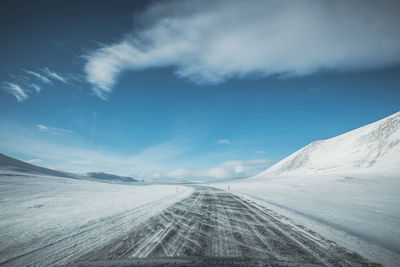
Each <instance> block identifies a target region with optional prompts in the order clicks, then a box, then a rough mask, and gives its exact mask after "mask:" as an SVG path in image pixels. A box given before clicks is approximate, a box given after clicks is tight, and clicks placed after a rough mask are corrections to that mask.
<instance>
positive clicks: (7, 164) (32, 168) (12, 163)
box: [0, 153, 77, 178]
mask: <svg viewBox="0 0 400 267" xmlns="http://www.w3.org/2000/svg"><path fill="white" fill-rule="evenodd" d="M0 169H3V170H10V171H17V172H25V173H34V174H40V175H49V176H59V177H66V178H77V175H75V174H72V173H67V172H62V171H56V170H52V169H48V168H43V167H39V166H36V165H33V164H30V163H27V162H24V161H22V160H18V159H15V158H11V157H8V156H6V155H4V154H1V153H0Z"/></svg>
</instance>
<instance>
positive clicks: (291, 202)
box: [214, 112, 400, 266]
mask: <svg viewBox="0 0 400 267" xmlns="http://www.w3.org/2000/svg"><path fill="white" fill-rule="evenodd" d="M214 186H215V187H218V188H223V189H225V190H227V183H224V184H222V183H221V184H214ZM230 189H231V192H232V193H234V194H238V195H241V196H247V197H248V198H250V199H252V200H254V201H258V202H260V204H263V205H264V206H267V207H269V208H271V209H273V210H275V211H277V212H279V213H282V214H284V215H286V216H288V217H289V218H292V219H293V220H294V221H296V223H301V224H305V225H306V226H309V227H310V228H311V229H313V230H315V231H317V230H318V231H320V232H321V234H323V235H325V236H326V237H327V238H328V239H331V240H334V241H336V242H337V243H339V244H341V245H343V246H346V247H348V248H350V249H352V250H354V251H356V252H358V253H360V254H361V255H363V256H365V257H367V258H369V259H371V260H375V261H378V262H381V263H384V264H385V265H388V266H396V264H397V263H398V262H400V208H399V207H400V112H399V113H396V114H393V115H392V116H389V117H387V118H385V119H383V120H380V121H377V122H375V123H372V124H369V125H367V126H364V127H361V128H359V129H356V130H353V131H351V132H348V133H345V134H342V135H340V136H337V137H334V138H331V139H328V140H322V141H316V142H313V143H311V144H310V145H308V146H306V147H304V148H302V149H300V150H299V151H297V152H295V153H293V154H292V155H290V156H289V157H287V158H285V159H283V160H282V161H280V162H278V163H277V164H275V165H274V166H272V167H271V168H269V169H267V170H266V171H264V172H262V173H261V174H259V175H256V176H255V177H252V178H249V179H246V180H242V181H232V182H230Z"/></svg>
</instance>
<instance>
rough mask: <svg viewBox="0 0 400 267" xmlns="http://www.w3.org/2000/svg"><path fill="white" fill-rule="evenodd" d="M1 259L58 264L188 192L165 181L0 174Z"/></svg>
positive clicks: (185, 188) (118, 232)
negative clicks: (102, 180) (134, 182)
mask: <svg viewBox="0 0 400 267" xmlns="http://www.w3.org/2000/svg"><path fill="white" fill-rule="evenodd" d="M0 180H1V182H0V259H1V260H0V264H2V263H3V264H4V263H5V264H6V265H7V264H10V265H26V264H40V265H47V264H50V263H51V264H56V263H61V264H62V263H63V261H59V260H60V259H65V256H66V255H68V257H70V258H74V257H78V256H79V255H80V254H81V253H84V252H85V251H86V250H87V249H93V248H95V247H96V245H97V244H101V243H104V242H107V241H108V240H111V239H113V238H117V237H120V236H121V235H123V234H124V233H125V232H126V231H128V230H130V229H131V228H132V227H133V226H134V225H135V224H139V223H141V222H143V221H145V220H147V219H148V218H150V217H151V216H153V215H155V214H157V213H159V212H161V211H162V210H164V209H165V208H167V207H168V206H170V205H172V204H174V203H176V202H177V201H180V200H182V199H184V198H185V197H187V196H189V195H190V194H191V193H192V189H191V188H188V187H180V189H179V192H178V193H176V189H175V186H167V185H152V186H146V185H117V184H107V183H100V182H92V181H82V180H73V179H64V178H59V177H49V176H33V175H21V174H17V173H16V174H15V175H4V174H2V175H0Z"/></svg>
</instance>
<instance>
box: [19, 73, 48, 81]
mask: <svg viewBox="0 0 400 267" xmlns="http://www.w3.org/2000/svg"><path fill="white" fill-rule="evenodd" d="M23 71H24V72H26V73H28V74H30V75H32V76H33V77H35V78H37V79H38V80H40V81H41V82H43V83H51V81H50V80H49V79H48V78H47V77H45V76H43V75H42V74H39V73H37V72H34V71H30V70H23Z"/></svg>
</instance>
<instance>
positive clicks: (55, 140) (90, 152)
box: [0, 121, 272, 180]
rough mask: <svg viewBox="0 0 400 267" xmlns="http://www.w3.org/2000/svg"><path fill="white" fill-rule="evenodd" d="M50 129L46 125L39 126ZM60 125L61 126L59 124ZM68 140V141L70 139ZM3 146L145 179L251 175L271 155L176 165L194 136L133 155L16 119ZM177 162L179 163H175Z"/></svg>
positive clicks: (66, 166)
mask: <svg viewBox="0 0 400 267" xmlns="http://www.w3.org/2000/svg"><path fill="white" fill-rule="evenodd" d="M36 127H37V129H40V131H44V132H48V131H49V128H50V127H48V126H45V125H38V126H36ZM57 129H58V128H57ZM66 142H67V143H66ZM0 148H1V150H2V153H5V154H7V155H9V156H13V154H17V155H23V156H24V157H25V158H31V159H33V160H31V161H30V162H31V163H39V160H38V159H40V160H41V161H40V165H41V166H45V167H50V168H53V169H58V170H64V171H69V172H76V173H85V172H89V171H103V172H109V173H115V174H118V175H127V176H132V177H137V178H144V179H150V178H153V179H168V178H176V179H178V178H185V179H196V180H197V179H202V178H203V179H204V178H206V179H210V180H211V179H221V178H232V177H247V176H251V175H254V174H257V173H259V172H261V171H263V170H265V169H266V168H267V167H268V166H269V165H270V164H271V163H272V161H271V160H269V159H253V160H236V161H226V162H223V163H221V164H218V165H216V166H213V167H211V168H208V169H207V168H204V169H201V168H198V169H194V168H193V169H192V168H176V166H181V165H182V163H179V162H182V161H180V160H179V159H182V158H185V155H187V152H188V151H189V150H192V149H193V148H194V145H193V141H192V137H185V136H179V137H177V138H174V139H172V140H169V141H166V142H164V143H161V144H159V145H155V146H152V147H149V148H147V149H144V150H142V151H136V152H132V154H130V155H121V154H115V153H113V152H111V151H109V150H102V149H99V148H93V147H88V146H87V145H85V144H84V143H82V141H79V138H77V137H76V135H66V136H64V137H63V144H62V143H60V137H59V136H57V135H56V136H43V135H41V134H39V135H38V134H37V132H35V131H32V129H31V128H30V129H28V128H25V127H21V126H16V125H15V124H13V123H4V122H3V123H2V122H1V121H0ZM171 166H175V167H171Z"/></svg>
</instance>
